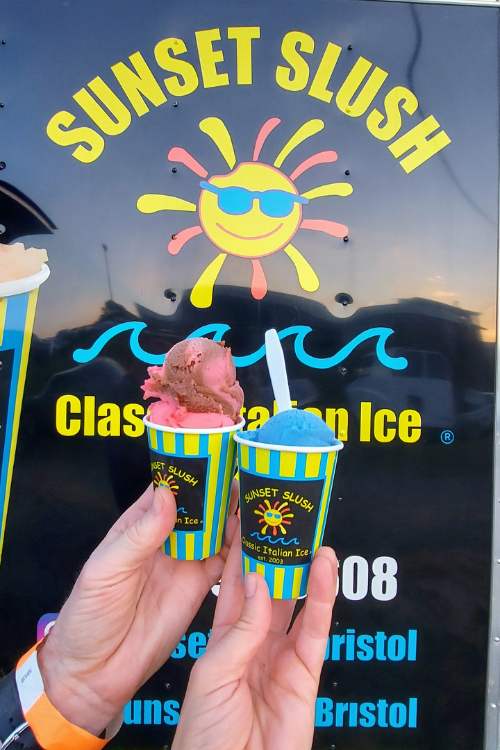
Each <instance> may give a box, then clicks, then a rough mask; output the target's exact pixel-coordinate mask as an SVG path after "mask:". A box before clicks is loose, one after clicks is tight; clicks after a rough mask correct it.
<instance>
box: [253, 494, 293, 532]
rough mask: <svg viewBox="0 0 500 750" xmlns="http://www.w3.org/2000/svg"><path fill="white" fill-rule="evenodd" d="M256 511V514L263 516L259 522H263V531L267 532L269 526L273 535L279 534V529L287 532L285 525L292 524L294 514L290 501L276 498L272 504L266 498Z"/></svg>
mask: <svg viewBox="0 0 500 750" xmlns="http://www.w3.org/2000/svg"><path fill="white" fill-rule="evenodd" d="M254 513H255V515H256V516H261V518H259V524H261V527H262V528H261V531H262V533H263V534H267V529H268V528H269V530H270V532H271V534H272V535H273V536H277V535H278V529H279V530H280V531H281V533H282V534H286V528H285V526H290V524H291V520H290V519H292V518H293V516H294V514H293V513H292V512H291V509H290V506H289V505H288V503H280V501H279V500H275V501H274V503H273V504H272V505H271V503H270V502H269V500H264V503H260V505H259V507H258V508H256V509H255V510H254Z"/></svg>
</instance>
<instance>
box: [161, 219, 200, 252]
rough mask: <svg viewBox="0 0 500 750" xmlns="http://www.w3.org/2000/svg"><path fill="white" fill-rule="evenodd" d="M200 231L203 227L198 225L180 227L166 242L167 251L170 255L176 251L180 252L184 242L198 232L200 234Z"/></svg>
mask: <svg viewBox="0 0 500 750" xmlns="http://www.w3.org/2000/svg"><path fill="white" fill-rule="evenodd" d="M202 232H203V229H202V228H201V227H200V226H194V227H187V228H186V229H181V231H180V232H176V234H175V235H173V237H172V239H171V240H170V242H169V243H168V246H167V250H168V252H169V253H170V255H177V254H178V253H180V251H181V250H182V248H183V247H184V245H185V244H186V242H189V240H192V239H193V237H196V236H197V235H198V234H202Z"/></svg>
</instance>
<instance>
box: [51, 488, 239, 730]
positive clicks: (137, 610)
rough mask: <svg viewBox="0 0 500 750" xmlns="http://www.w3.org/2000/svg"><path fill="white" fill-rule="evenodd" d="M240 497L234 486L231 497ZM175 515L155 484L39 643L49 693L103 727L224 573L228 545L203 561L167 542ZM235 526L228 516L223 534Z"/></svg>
mask: <svg viewBox="0 0 500 750" xmlns="http://www.w3.org/2000/svg"><path fill="white" fill-rule="evenodd" d="M236 497H237V487H236V486H234V487H233V493H232V506H233V507H234V505H235V503H236ZM175 519H176V505H175V500H174V497H173V495H172V493H171V492H170V490H168V489H167V488H159V489H157V490H156V491H154V492H153V488H152V486H150V487H148V489H147V490H146V491H145V493H144V494H143V495H142V496H141V497H140V498H139V499H138V500H137V502H136V503H134V504H133V505H132V506H131V507H130V508H129V509H128V510H127V511H126V512H125V513H124V514H123V515H122V516H121V517H120V518H119V519H118V520H117V521H116V523H115V524H114V526H113V527H112V528H111V529H110V531H109V532H108V534H107V535H106V537H105V538H104V539H103V541H102V542H101V543H100V544H99V546H98V547H97V548H96V549H95V550H94V552H93V553H92V555H91V556H90V558H89V559H88V561H87V562H86V563H85V565H84V567H83V569H82V572H81V573H80V575H79V577H78V580H77V581H76V583H75V586H74V588H73V590H72V592H71V594H70V596H69V598H68V600H67V601H66V603H65V604H64V606H63V608H62V610H61V612H60V614H59V617H58V619H57V621H56V623H55V625H54V627H53V628H52V630H51V631H50V634H49V636H48V638H47V640H46V642H45V643H44V645H43V646H42V647H41V649H40V650H39V656H38V660H39V665H40V671H41V674H42V678H43V681H44V685H45V690H46V693H47V695H48V697H49V700H50V701H51V702H52V703H53V705H54V706H55V707H56V708H57V709H58V711H59V712H60V713H61V714H62V715H63V716H64V717H65V718H66V719H68V720H69V721H71V722H72V723H74V724H76V725H78V726H80V727H82V728H83V729H86V730H87V731H88V732H90V733H91V734H94V735H96V736H99V735H100V734H101V732H102V731H103V730H104V729H105V728H106V727H107V726H108V725H109V724H110V722H111V721H112V720H113V719H114V718H115V717H116V716H117V715H118V714H119V713H120V711H121V710H122V708H123V706H124V704H125V703H126V702H127V701H128V700H130V699H131V698H132V696H133V695H134V694H135V693H136V692H137V690H138V689H139V687H140V686H141V685H142V684H143V683H144V682H145V681H146V680H147V679H148V678H149V677H150V676H151V675H153V674H154V673H155V672H156V671H157V670H158V669H159V667H160V666H161V665H162V664H163V663H164V662H165V661H166V659H167V658H168V656H169V655H170V653H171V652H172V650H173V649H174V648H175V646H176V645H177V643H178V642H179V640H180V638H181V637H182V635H183V633H185V631H186V629H187V627H188V626H189V624H190V623H191V621H192V619H193V617H194V616H195V614H196V613H197V611H198V609H199V608H200V606H201V603H202V602H203V599H204V598H205V596H206V595H207V593H208V591H209V590H210V587H211V586H212V585H213V584H214V583H215V582H216V581H218V580H219V579H220V576H221V573H222V568H223V565H224V558H225V556H226V552H227V550H226V549H225V548H224V549H223V550H222V551H221V553H220V554H219V555H217V556H215V557H211V558H208V559H207V560H202V561H183V560H174V559H172V558H170V557H167V556H166V555H165V554H164V552H163V550H162V549H160V547H161V546H162V545H163V542H164V540H165V539H166V537H167V536H168V535H169V533H170V531H171V530H172V528H173V526H174V524H175ZM236 526H237V519H236V517H234V516H233V517H230V518H229V519H228V524H227V530H226V540H229V539H230V538H231V536H232V535H233V534H234V531H235V528H236Z"/></svg>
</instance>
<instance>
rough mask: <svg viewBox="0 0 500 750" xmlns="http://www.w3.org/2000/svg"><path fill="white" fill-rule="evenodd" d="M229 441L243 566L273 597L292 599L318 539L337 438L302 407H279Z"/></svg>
mask: <svg viewBox="0 0 500 750" xmlns="http://www.w3.org/2000/svg"><path fill="white" fill-rule="evenodd" d="M235 440H236V442H237V444H238V464H239V476H240V513H241V541H242V564H243V572H244V574H246V573H250V572H256V573H260V574H261V575H262V576H263V577H264V578H265V580H266V582H267V584H268V587H269V591H270V593H271V596H272V597H273V598H274V599H299V598H301V597H303V596H305V594H306V591H307V581H308V577H309V568H310V566H311V562H312V559H313V557H314V554H315V552H316V550H317V549H318V547H320V546H321V544H322V541H323V535H324V532H325V525H326V521H327V518H328V510H329V505H330V497H331V494H332V488H333V481H334V477H335V470H336V468H337V461H338V456H339V451H340V450H341V449H342V448H343V447H344V446H343V443H342V442H341V441H340V440H337V439H336V437H335V434H334V432H333V431H332V430H331V429H330V428H329V427H328V425H327V424H325V422H324V421H323V420H322V419H320V417H318V416H316V415H315V414H312V413H310V412H308V411H304V410H302V409H287V410H285V411H280V412H278V413H277V414H275V416H273V417H271V419H269V420H268V421H267V422H266V423H265V424H264V425H263V426H262V427H261V428H260V429H258V430H253V431H252V430H249V431H245V432H243V431H240V432H238V433H237V434H236V436H235Z"/></svg>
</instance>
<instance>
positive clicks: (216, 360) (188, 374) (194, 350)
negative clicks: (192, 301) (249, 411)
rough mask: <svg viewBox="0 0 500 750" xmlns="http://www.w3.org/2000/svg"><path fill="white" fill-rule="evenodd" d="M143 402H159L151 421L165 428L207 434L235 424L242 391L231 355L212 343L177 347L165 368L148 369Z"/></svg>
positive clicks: (196, 341)
mask: <svg viewBox="0 0 500 750" xmlns="http://www.w3.org/2000/svg"><path fill="white" fill-rule="evenodd" d="M148 375H149V377H148V378H146V380H145V381H144V385H143V386H142V390H143V391H144V398H145V399H147V398H156V399H158V400H157V401H154V402H153V403H152V404H151V406H150V407H149V419H150V421H151V422H154V423H156V424H159V425H164V426H166V427H186V428H194V429H196V428H204V429H207V428H208V429H209V428H213V427H226V426H228V425H232V424H236V423H237V422H238V421H239V419H240V410H241V407H242V406H243V391H242V389H241V386H240V384H239V383H238V381H237V380H236V369H235V367H234V363H233V358H232V356H231V349H230V348H229V347H226V346H225V344H224V343H223V342H222V343H219V342H216V341H213V340H212V339H204V338H194V339H185V340H184V341H179V343H178V344H175V346H173V347H172V348H171V349H170V351H169V352H167V354H166V356H165V362H164V363H163V365H162V366H161V367H148Z"/></svg>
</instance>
